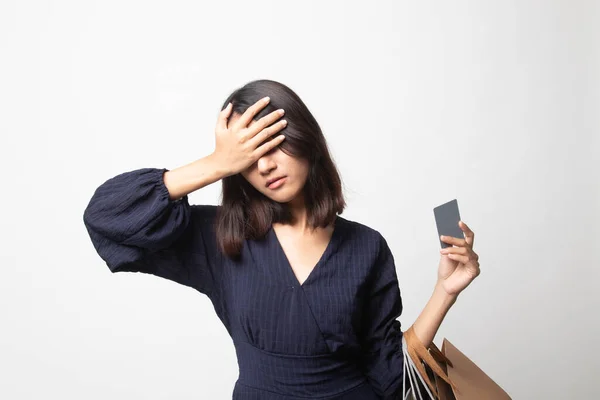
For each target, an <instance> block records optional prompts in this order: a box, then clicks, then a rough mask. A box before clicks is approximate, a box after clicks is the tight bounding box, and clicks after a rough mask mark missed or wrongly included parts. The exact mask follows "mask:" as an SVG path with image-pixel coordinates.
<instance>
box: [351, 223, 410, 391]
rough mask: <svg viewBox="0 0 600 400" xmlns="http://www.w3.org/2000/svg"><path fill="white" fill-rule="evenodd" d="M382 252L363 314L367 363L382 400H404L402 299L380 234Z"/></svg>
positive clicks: (389, 252)
mask: <svg viewBox="0 0 600 400" xmlns="http://www.w3.org/2000/svg"><path fill="white" fill-rule="evenodd" d="M377 247H378V253H377V257H376V259H375V263H374V265H373V269H372V272H371V273H370V277H369V282H368V284H367V287H368V290H367V295H366V302H365V312H364V313H363V316H364V317H363V324H362V332H361V334H360V338H361V346H362V347H363V357H364V358H363V360H364V361H363V363H364V370H365V375H366V376H367V379H368V381H369V383H370V384H371V386H372V387H373V390H374V391H375V392H376V393H377V394H378V395H379V396H380V397H381V398H382V399H386V400H387V399H402V398H403V396H402V390H403V387H402V380H403V379H402V372H403V367H404V361H403V352H402V331H401V330H400V321H398V319H397V318H398V317H399V316H400V314H401V313H402V299H401V297H400V288H399V286H398V278H397V274H396V267H395V265H394V257H393V255H392V252H391V250H390V248H389V247H388V244H387V242H386V240H385V238H384V237H383V236H382V235H381V234H379V233H378V234H377Z"/></svg>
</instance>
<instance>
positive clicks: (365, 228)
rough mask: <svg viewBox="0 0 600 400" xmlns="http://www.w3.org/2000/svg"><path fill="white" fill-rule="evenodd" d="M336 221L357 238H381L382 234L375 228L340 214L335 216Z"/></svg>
mask: <svg viewBox="0 0 600 400" xmlns="http://www.w3.org/2000/svg"><path fill="white" fill-rule="evenodd" d="M337 218H338V221H340V222H341V225H343V226H344V229H345V230H346V231H347V232H348V233H349V234H350V236H353V237H355V238H357V239H358V240H365V239H373V240H381V238H383V235H382V234H381V232H379V230H377V229H376V228H374V227H372V226H369V225H367V224H365V223H363V222H360V221H356V220H351V219H348V218H345V217H342V216H341V215H338V216H337Z"/></svg>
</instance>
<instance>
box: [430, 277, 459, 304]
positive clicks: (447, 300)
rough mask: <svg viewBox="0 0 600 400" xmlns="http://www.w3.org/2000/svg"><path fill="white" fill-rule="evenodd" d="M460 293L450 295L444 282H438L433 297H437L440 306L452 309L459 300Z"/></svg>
mask: <svg viewBox="0 0 600 400" xmlns="http://www.w3.org/2000/svg"><path fill="white" fill-rule="evenodd" d="M458 295H459V293H448V291H446V289H445V288H444V283H443V281H442V280H438V281H437V282H436V284H435V286H434V288H433V294H432V297H433V296H435V297H437V298H438V299H439V302H438V303H439V304H443V305H448V307H451V306H452V305H453V304H454V303H456V300H457V299H458Z"/></svg>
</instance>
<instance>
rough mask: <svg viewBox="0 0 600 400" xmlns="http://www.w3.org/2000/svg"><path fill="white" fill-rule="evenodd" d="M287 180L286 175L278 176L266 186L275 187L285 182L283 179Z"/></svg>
mask: <svg viewBox="0 0 600 400" xmlns="http://www.w3.org/2000/svg"><path fill="white" fill-rule="evenodd" d="M286 180H287V176H284V177H283V178H279V179H277V180H276V181H274V182H272V183H271V184H270V185H269V186H267V187H268V188H269V189H277V188H278V187H280V186H281V185H283V184H284V183H285V181H286Z"/></svg>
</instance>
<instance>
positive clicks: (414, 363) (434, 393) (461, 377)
mask: <svg viewBox="0 0 600 400" xmlns="http://www.w3.org/2000/svg"><path fill="white" fill-rule="evenodd" d="M403 345H404V348H403V349H404V361H405V363H404V365H405V368H404V370H405V371H404V375H406V377H407V379H406V380H405V382H406V384H407V387H409V388H410V389H408V391H407V392H408V393H409V396H412V397H408V398H412V399H416V400H430V399H436V400H437V399H439V400H510V396H509V395H508V394H507V393H506V392H505V391H504V390H503V389H502V388H501V387H500V386H499V385H498V384H497V383H496V382H494V381H493V380H492V379H491V378H490V377H489V376H488V375H487V374H486V373H485V372H483V371H482V370H481V368H479V367H478V366H477V365H476V364H475V363H474V362H473V361H471V360H470V359H469V358H468V357H467V356H466V355H464V354H463V353H462V352H461V351H460V350H458V349H457V348H456V346H454V345H453V344H452V343H450V341H449V340H447V339H444V340H443V342H442V350H441V351H440V350H439V349H438V348H437V346H436V345H435V344H433V343H432V344H431V346H430V347H429V349H426V348H425V347H424V346H423V344H422V343H421V342H420V341H419V339H418V338H417V337H416V335H415V334H414V331H413V330H412V327H411V328H409V329H408V330H407V331H406V332H405V333H404V337H403Z"/></svg>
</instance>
